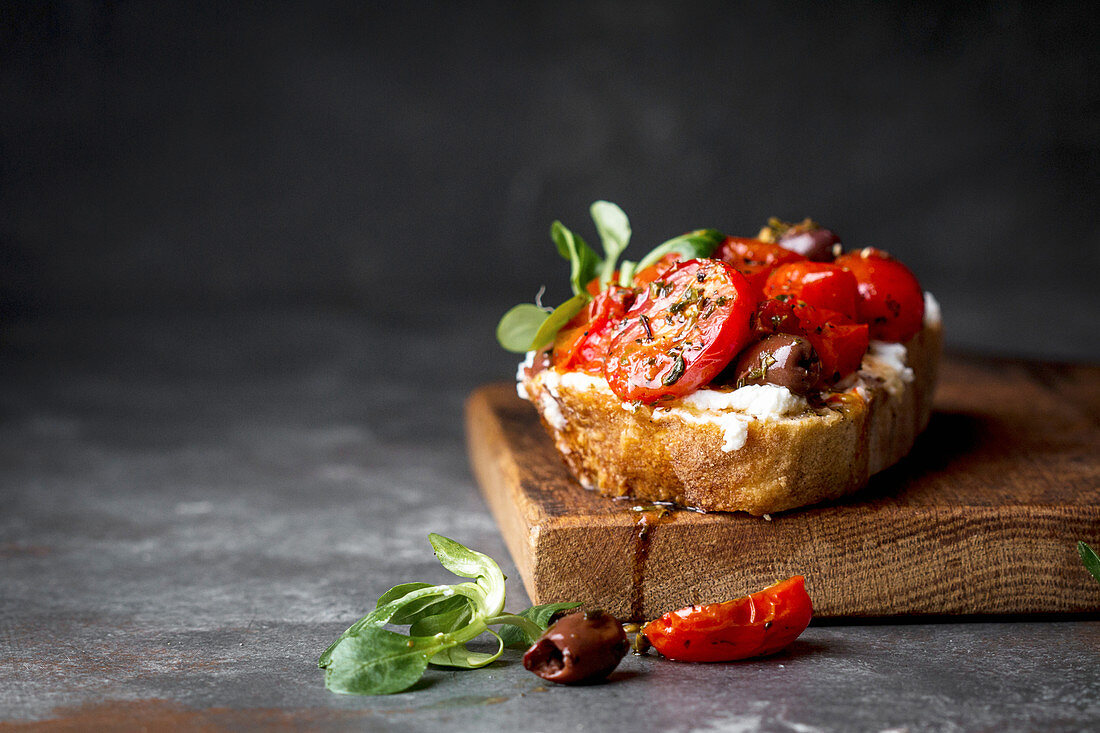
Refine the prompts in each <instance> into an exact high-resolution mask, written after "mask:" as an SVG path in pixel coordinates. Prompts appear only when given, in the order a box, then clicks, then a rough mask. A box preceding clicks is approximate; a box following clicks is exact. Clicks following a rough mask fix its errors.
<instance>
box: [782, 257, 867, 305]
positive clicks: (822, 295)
mask: <svg viewBox="0 0 1100 733" xmlns="http://www.w3.org/2000/svg"><path fill="white" fill-rule="evenodd" d="M778 295H789V296H791V297H793V298H795V299H796V300H801V301H804V302H806V303H809V304H810V305H812V306H814V307H815V308H827V309H828V310H831V311H837V312H838V313H843V314H844V315H846V316H848V317H849V318H855V317H856V301H857V300H858V299H859V292H858V291H857V289H856V278H855V275H853V274H852V273H850V272H848V271H847V270H845V269H844V268H843V267H838V266H837V265H834V264H831V263H827V262H808V261H807V262H791V263H788V264H785V265H781V266H780V267H778V268H776V270H775V272H773V273H772V274H771V275H769V276H768V282H767V284H766V285H765V286H764V297H766V298H774V297H776V296H778Z"/></svg>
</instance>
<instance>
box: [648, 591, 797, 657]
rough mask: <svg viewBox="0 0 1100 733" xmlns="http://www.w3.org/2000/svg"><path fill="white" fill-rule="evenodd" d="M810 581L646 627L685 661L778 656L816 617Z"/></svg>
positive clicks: (663, 648)
mask: <svg viewBox="0 0 1100 733" xmlns="http://www.w3.org/2000/svg"><path fill="white" fill-rule="evenodd" d="M813 614H814V609H813V604H812V603H811V602H810V596H809V595H807V593H806V583H805V579H804V578H803V577H802V576H801V575H796V576H794V577H793V578H789V579H787V580H784V581H782V582H780V583H776V584H775V585H773V586H771V587H769V588H765V589H764V590H762V591H759V592H757V593H753V594H752V595H751V596H745V597H744V598H737V599H735V600H732V601H726V602H725V603H710V604H708V605H705V606H688V607H687V608H681V609H680V610H679V611H670V612H669V613H666V614H665V615H664V616H661V617H660V618H659V619H656V620H655V621H650V622H649V623H648V624H646V625H645V627H644V628H643V629H642V633H643V634H645V636H646V638H647V639H649V641H650V643H651V644H653V647H654V648H655V649H656V650H657V651H659V652H660V653H661V654H663V655H664V656H666V657H668V658H669V659H676V660H679V661H681V662H732V661H735V660H737V659H748V658H749V657H762V656H765V655H768V654H774V653H775V652H777V651H779V650H780V649H782V648H783V647H785V646H787V645H788V644H790V643H791V642H792V641H794V640H795V639H797V638H798V636H799V634H801V633H802V632H803V631H805V630H806V627H807V626H809V624H810V619H811V618H812V617H813Z"/></svg>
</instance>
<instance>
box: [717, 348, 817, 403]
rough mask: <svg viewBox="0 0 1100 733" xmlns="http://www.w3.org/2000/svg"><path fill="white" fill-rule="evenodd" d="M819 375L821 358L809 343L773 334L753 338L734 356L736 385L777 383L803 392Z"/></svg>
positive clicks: (811, 387)
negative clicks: (762, 337)
mask: <svg viewBox="0 0 1100 733" xmlns="http://www.w3.org/2000/svg"><path fill="white" fill-rule="evenodd" d="M820 376H821V360H820V359H819V358H818V356H817V352H815V351H814V347H813V346H812V345H810V342H809V341H807V340H806V339H804V338H802V337H800V336H792V335H791V334H786V333H777V334H774V335H772V336H768V337H767V338H764V339H761V340H760V341H757V342H756V343H755V344H753V345H751V346H749V347H748V348H747V349H745V350H744V351H742V352H741V355H740V356H739V357H738V359H737V384H738V385H742V384H777V385H779V386H780V387H786V388H787V389H789V390H790V391H791V392H794V393H795V394H799V395H805V394H807V393H808V392H809V391H810V390H811V389H813V387H814V385H815V384H817V381H818V378H819V377H820Z"/></svg>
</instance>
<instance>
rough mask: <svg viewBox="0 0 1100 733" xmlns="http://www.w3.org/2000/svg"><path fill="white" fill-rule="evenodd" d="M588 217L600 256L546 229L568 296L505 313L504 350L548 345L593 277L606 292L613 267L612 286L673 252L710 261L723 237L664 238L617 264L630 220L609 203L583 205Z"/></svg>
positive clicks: (562, 231)
mask: <svg viewBox="0 0 1100 733" xmlns="http://www.w3.org/2000/svg"><path fill="white" fill-rule="evenodd" d="M589 213H591V215H592V221H593V222H595V224H596V231H597V232H599V235H600V243H601V245H602V247H603V252H604V256H603V257H600V255H598V254H597V253H596V251H595V250H594V249H592V248H591V247H589V246H588V244H587V243H586V242H585V241H584V239H582V238H581V236H580V235H579V234H576V233H574V232H573V231H571V230H569V229H568V228H566V226H565V225H564V224H562V223H561V222H560V221H555V222H554V223H553V224H552V225H551V227H550V239H552V240H553V241H554V245H555V246H556V247H557V248H558V254H560V255H561V256H562V258H563V259H565V260H567V261H568V262H569V285H570V287H572V289H573V297H572V298H570V299H569V300H567V301H565V302H564V303H562V304H561V305H559V306H558V307H557V308H554V309H550V308H543V307H541V306H539V305H535V304H532V303H523V304H521V305H517V306H515V307H514V308H512V309H510V310H509V311H508V312H507V313H505V314H504V317H503V318H501V319H500V323H499V324H497V341H499V342H500V345H501V346H503V347H504V348H505V349H507V350H508V351H512V352H515V353H517V354H522V353H525V352H528V351H531V350H533V349H541V348H543V347H544V346H546V345H548V344H549V343H550V342H552V341H553V340H554V337H555V336H556V335H557V334H558V331H560V330H561V329H562V327H563V326H565V324H566V323H568V322H569V320H570V319H571V318H573V316H575V315H577V314H578V313H580V311H581V309H582V308H584V306H585V305H587V304H588V301H590V300H591V299H592V296H591V295H590V294H589V293H588V291H587V290H586V289H585V286H586V285H587V284H588V283H589V282H591V281H592V280H593V279H595V278H599V284H600V289H601V290H606V289H607V288H608V286H609V285H611V283H612V280H614V279H615V270H616V269H618V271H619V279H618V284H619V285H621V286H623V287H628V286H629V285H630V283H631V282H633V280H634V274H635V273H636V272H638V271H640V270H643V269H645V268H646V267H648V266H649V265H652V264H654V263H655V262H658V261H659V260H660V259H661V258H662V257H664V256H665V255H667V254H671V253H673V252H675V253H677V254H679V255H680V256H682V257H683V258H684V259H694V258H696V257H710V256H711V255H712V254H713V253H714V250H715V249H716V248H717V247H718V245H719V244H721V243H722V240H723V239H724V238H725V235H723V234H722V233H721V232H719V231H717V230H715V229H700V230H699V231H695V232H689V233H687V234H683V235H681V236H679V237H675V238H673V239H670V240H668V241H667V242H665V243H663V244H661V245H659V246H657V247H656V248H655V249H653V250H652V251H651V252H650V253H649V254H647V255H646V256H645V257H643V258H642V259H641V260H640V261H638V262H631V261H630V260H623V261H622V262H621V263H619V258H620V257H621V256H622V253H623V252H624V251H625V250H626V248H627V245H628V244H630V237H631V234H632V230H631V228H630V220H629V219H628V218H627V216H626V214H625V213H623V210H622V209H620V208H619V207H618V206H616V205H615V204H613V203H611V202H610V201H597V202H595V203H594V204H592V206H591V207H589Z"/></svg>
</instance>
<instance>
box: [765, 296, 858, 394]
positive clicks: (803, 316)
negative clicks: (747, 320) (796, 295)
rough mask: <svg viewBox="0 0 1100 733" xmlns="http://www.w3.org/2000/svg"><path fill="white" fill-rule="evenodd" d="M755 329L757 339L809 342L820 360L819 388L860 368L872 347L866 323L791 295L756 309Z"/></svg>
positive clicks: (769, 301) (768, 302)
mask: <svg viewBox="0 0 1100 733" xmlns="http://www.w3.org/2000/svg"><path fill="white" fill-rule="evenodd" d="M752 329H753V333H754V335H755V336H756V337H757V338H761V337H764V336H769V335H771V334H773V333H789V334H793V335H795V336H803V337H805V338H806V339H808V340H809V342H810V344H812V345H813V347H814V351H816V352H817V355H818V358H820V359H821V379H820V381H819V382H818V385H817V386H818V387H819V388H824V387H827V386H828V385H830V384H832V383H834V382H836V381H838V380H840V379H842V378H844V377H845V376H847V375H848V374H851V373H852V372H854V371H855V370H856V369H859V366H860V364H861V363H862V361H863V355H864V354H866V353H867V347H868V345H869V344H870V337H869V335H868V329H867V324H865V323H856V322H855V321H853V320H852V319H851V318H848V317H847V316H846V315H844V314H843V313H837V312H836V311H830V310H826V309H824V308H815V307H813V306H812V305H809V304H807V303H804V302H801V301H794V300H792V299H790V298H789V296H781V298H779V299H772V300H765V301H764V302H763V303H761V304H760V305H759V306H757V309H756V313H754V314H753V318H752Z"/></svg>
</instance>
